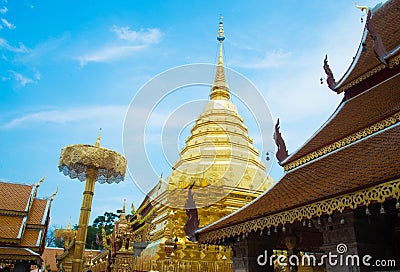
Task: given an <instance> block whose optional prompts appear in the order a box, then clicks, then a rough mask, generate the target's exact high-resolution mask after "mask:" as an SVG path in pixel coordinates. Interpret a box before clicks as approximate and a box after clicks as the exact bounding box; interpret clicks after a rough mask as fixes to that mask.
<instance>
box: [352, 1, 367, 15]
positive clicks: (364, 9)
mask: <svg viewBox="0 0 400 272" xmlns="http://www.w3.org/2000/svg"><path fill="white" fill-rule="evenodd" d="M355 5H356V8H358V9H359V10H361V11H362V12H364V11H365V14H368V12H369V7H368V6H360V5H358V3H357V2H356V3H355Z"/></svg>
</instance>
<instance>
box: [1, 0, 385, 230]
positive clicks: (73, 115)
mask: <svg viewBox="0 0 400 272" xmlns="http://www.w3.org/2000/svg"><path fill="white" fill-rule="evenodd" d="M379 2H380V1H375V0H368V1H362V2H360V4H362V5H368V6H371V7H373V6H375V5H376V4H377V3H379ZM220 14H223V16H224V27H225V34H226V37H227V39H226V41H225V42H224V50H225V51H224V54H225V62H226V65H227V66H228V67H229V68H232V69H234V70H235V71H238V72H239V73H241V74H243V75H245V76H246V77H247V78H248V79H249V80H251V81H252V82H253V83H254V84H255V85H256V86H257V88H258V90H259V91H260V92H261V93H262V95H263V96H264V97H265V99H266V101H267V102H268V105H269V107H270V110H271V113H272V116H273V118H274V120H276V118H277V117H279V118H280V120H281V130H282V134H283V137H284V138H285V140H286V144H287V147H288V149H289V153H291V152H293V151H295V150H296V149H297V148H298V147H299V146H300V145H301V144H303V143H304V142H305V141H306V140H307V139H308V138H309V137H310V136H311V135H312V133H313V132H315V131H316V130H317V129H318V128H319V127H320V126H321V125H322V124H323V123H324V121H325V120H326V119H327V118H328V117H329V116H330V114H331V113H332V112H333V111H334V110H335V108H336V107H337V105H338V104H339V102H340V100H341V98H342V95H336V94H334V93H333V92H331V91H330V90H329V89H328V88H327V86H326V84H324V85H321V84H320V83H319V78H320V77H323V76H324V72H323V69H322V64H323V59H324V56H325V54H328V56H329V62H330V65H331V68H332V70H333V72H334V75H335V77H336V79H337V80H338V79H340V77H341V76H342V75H343V74H344V72H345V71H346V69H347V67H348V66H349V65H350V63H351V60H352V57H353V56H354V55H355V53H356V51H357V47H358V45H359V41H360V38H361V35H362V29H363V27H364V23H361V17H363V18H364V19H365V15H364V14H363V13H361V11H360V10H358V9H356V8H355V7H354V3H353V1H348V0H339V1H112V2H111V1H79V2H78V1H44V0H43V1H29V0H21V1H13V0H8V1H6V0H2V1H0V19H1V21H0V54H1V60H0V96H1V99H0V106H1V110H0V141H1V143H2V144H1V145H0V152H1V154H2V156H1V158H0V179H1V180H4V181H11V182H21V183H28V184H32V183H36V181H37V180H39V179H40V178H41V177H42V176H43V175H44V174H46V176H47V178H46V181H45V183H44V184H43V185H42V187H41V189H40V193H39V195H40V196H49V195H51V194H52V193H53V192H54V190H55V189H56V187H58V188H59V194H58V196H57V198H56V199H55V201H54V204H53V208H52V212H51V216H52V223H51V224H57V225H64V226H65V225H66V224H67V222H68V220H69V219H71V223H72V224H75V223H77V221H78V215H79V209H80V205H81V193H82V191H83V184H82V183H80V182H79V181H77V180H69V179H68V178H67V177H64V176H63V175H62V174H61V173H59V172H58V169H57V163H58V159H59V155H60V151H61V148H62V147H63V146H66V145H70V144H75V143H94V142H95V140H96V136H97V132H98V129H99V128H100V127H101V128H102V129H103V133H102V145H103V146H105V147H108V148H111V149H115V150H117V151H119V152H121V153H122V152H123V148H122V129H123V122H124V116H125V112H126V110H127V107H128V106H129V104H130V102H131V101H132V99H133V97H134V95H135V94H136V93H137V92H138V90H139V89H140V88H141V86H143V85H144V84H145V83H146V82H147V81H148V80H150V79H151V78H152V77H154V76H155V75H157V74H159V73H161V72H163V71H165V70H167V69H170V68H173V67H176V66H180V65H185V64H191V63H216V61H217V53H218V43H217V41H216V34H217V28H218V21H219V15H220ZM364 22H365V20H364ZM228 80H229V78H228ZM211 81H212V78H210V82H211ZM203 89H204V88H203ZM207 92H208V90H207V89H206V90H205V91H203V92H199V95H200V96H204V99H207ZM188 97H189V96H188ZM184 98H185V96H183V98H182V99H183V100H184ZM239 111H240V109H239ZM199 113H200V112H199ZM250 119H251V118H250ZM245 121H246V116H245ZM248 121H249V123H246V124H247V125H248V126H249V131H250V135H252V133H253V132H254V130H253V126H252V124H251V120H248ZM271 137H272V135H271ZM150 154H151V156H152V160H154V161H158V162H159V163H156V166H155V168H156V169H155V171H156V172H161V171H162V170H163V171H164V173H166V175H167V174H168V173H170V172H171V170H170V169H168V165H166V164H164V163H163V162H162V161H163V158H162V154H157V153H156V152H151V151H150ZM158 156H160V157H158ZM130 171H135V169H134V165H133V166H132V167H130ZM271 175H272V177H273V178H274V179H276V180H277V179H279V177H280V176H281V175H282V170H281V169H280V167H279V166H278V165H276V164H274V165H273V167H272V171H271ZM149 182H155V181H153V180H151V181H149ZM143 197H144V194H143V192H141V191H140V190H139V189H138V188H137V187H136V185H135V184H134V182H133V181H132V178H131V177H130V176H129V175H128V176H127V178H126V181H125V182H123V183H120V184H118V185H104V184H99V185H97V186H96V191H95V196H94V202H93V205H94V207H93V209H92V219H93V218H95V217H96V216H98V215H100V214H103V213H104V212H105V211H115V210H116V209H117V208H120V207H121V206H122V203H123V199H124V198H126V199H127V202H128V203H131V202H132V201H134V202H135V204H136V206H137V205H138V204H139V203H140V202H141V200H142V199H143Z"/></svg>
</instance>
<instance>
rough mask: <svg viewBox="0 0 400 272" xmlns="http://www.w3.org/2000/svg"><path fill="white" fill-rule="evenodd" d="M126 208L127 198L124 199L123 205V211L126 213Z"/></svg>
mask: <svg viewBox="0 0 400 272" xmlns="http://www.w3.org/2000/svg"><path fill="white" fill-rule="evenodd" d="M125 208H126V199H124V206H122V212H123V213H125Z"/></svg>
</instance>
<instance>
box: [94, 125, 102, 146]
mask: <svg viewBox="0 0 400 272" xmlns="http://www.w3.org/2000/svg"><path fill="white" fill-rule="evenodd" d="M100 139H101V128H100V130H99V134H98V135H97V140H96V144H95V146H97V147H99V146H100Z"/></svg>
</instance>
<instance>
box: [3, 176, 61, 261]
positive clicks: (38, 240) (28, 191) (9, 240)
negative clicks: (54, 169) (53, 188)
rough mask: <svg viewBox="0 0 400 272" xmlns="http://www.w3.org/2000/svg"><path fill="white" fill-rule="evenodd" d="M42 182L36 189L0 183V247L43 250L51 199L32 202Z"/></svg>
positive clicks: (34, 186) (22, 185) (29, 186)
mask: <svg viewBox="0 0 400 272" xmlns="http://www.w3.org/2000/svg"><path fill="white" fill-rule="evenodd" d="M43 180H44V178H43V179H41V180H40V181H39V182H38V184H37V185H24V184H18V183H10V182H0V207H1V208H0V245H1V246H3V247H5V248H6V247H7V246H5V245H9V244H12V247H24V248H27V249H29V250H32V251H35V252H39V253H40V252H41V251H42V250H43V248H44V235H45V233H46V229H47V227H48V223H49V220H48V219H49V216H50V207H51V203H52V200H53V199H54V196H55V194H53V196H52V197H50V198H47V199H39V198H36V194H37V191H38V188H39V186H40V184H41V182H43ZM3 251H4V250H3ZM14 257H15V258H17V257H18V256H14Z"/></svg>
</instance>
